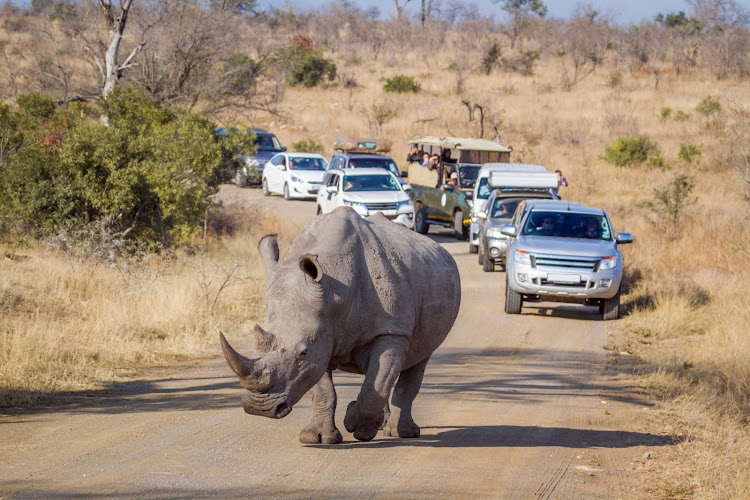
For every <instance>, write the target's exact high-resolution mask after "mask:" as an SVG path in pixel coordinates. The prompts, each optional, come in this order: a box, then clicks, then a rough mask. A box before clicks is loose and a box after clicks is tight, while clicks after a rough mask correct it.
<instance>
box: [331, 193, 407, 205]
mask: <svg viewBox="0 0 750 500" xmlns="http://www.w3.org/2000/svg"><path fill="white" fill-rule="evenodd" d="M342 198H343V199H344V200H347V201H353V202H355V203H397V202H399V201H406V200H408V199H409V195H408V194H406V193H404V192H403V191H347V192H344V193H342Z"/></svg>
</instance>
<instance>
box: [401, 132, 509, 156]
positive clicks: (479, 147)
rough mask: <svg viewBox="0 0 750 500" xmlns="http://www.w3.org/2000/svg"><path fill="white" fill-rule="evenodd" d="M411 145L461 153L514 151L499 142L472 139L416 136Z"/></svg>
mask: <svg viewBox="0 0 750 500" xmlns="http://www.w3.org/2000/svg"><path fill="white" fill-rule="evenodd" d="M409 143H410V144H412V143H413V144H425V145H430V146H438V147H441V148H444V149H457V150H459V151H496V152H498V153H510V152H511V151H513V148H512V147H510V146H503V145H502V144H500V143H499V142H495V141H490V140H487V139H473V138H471V137H437V136H431V135H415V136H414V137H412V139H411V140H410V141H409Z"/></svg>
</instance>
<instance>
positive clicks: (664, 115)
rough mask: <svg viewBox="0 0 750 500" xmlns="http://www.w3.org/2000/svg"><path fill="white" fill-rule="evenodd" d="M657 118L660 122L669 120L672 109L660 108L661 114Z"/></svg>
mask: <svg viewBox="0 0 750 500" xmlns="http://www.w3.org/2000/svg"><path fill="white" fill-rule="evenodd" d="M659 116H661V119H662V120H669V118H670V117H671V116H672V108H670V107H663V108H661V113H660V114H659Z"/></svg>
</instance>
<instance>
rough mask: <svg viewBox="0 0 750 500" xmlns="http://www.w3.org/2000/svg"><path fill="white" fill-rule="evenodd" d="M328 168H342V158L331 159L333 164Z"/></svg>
mask: <svg viewBox="0 0 750 500" xmlns="http://www.w3.org/2000/svg"><path fill="white" fill-rule="evenodd" d="M328 168H341V158H340V157H339V156H334V157H333V158H331V164H330V165H329V166H328Z"/></svg>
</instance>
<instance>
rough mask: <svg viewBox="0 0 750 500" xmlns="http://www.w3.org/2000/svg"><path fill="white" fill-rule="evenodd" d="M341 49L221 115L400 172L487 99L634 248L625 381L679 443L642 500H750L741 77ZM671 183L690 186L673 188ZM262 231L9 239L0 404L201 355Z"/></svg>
mask: <svg viewBox="0 0 750 500" xmlns="http://www.w3.org/2000/svg"><path fill="white" fill-rule="evenodd" d="M413 29H421V28H418V27H415V28H413ZM279 36H280V37H284V36H287V35H284V34H283V33H282V34H280V35H279ZM452 37H453V38H452ZM498 39H500V40H504V39H503V38H502V36H501V35H499V34H498ZM5 41H6V42H8V40H7V39H6V40H5ZM340 43H341V44H342V45H341V46H339V48H338V50H337V51H335V52H333V51H331V52H327V53H326V55H327V56H328V57H330V58H331V59H332V60H333V61H334V62H335V63H336V65H337V71H338V74H339V75H346V78H345V80H346V81H347V82H349V84H344V83H343V80H344V79H341V80H339V81H334V82H331V83H326V84H322V85H318V86H316V87H312V88H304V87H287V88H286V89H285V90H284V92H283V95H282V96H281V97H280V101H279V105H278V108H277V109H276V112H275V113H263V112H259V111H257V110H255V111H250V110H237V109H225V110H222V111H221V114H219V115H217V116H216V118H217V119H218V121H219V122H220V123H230V122H233V121H238V120H239V121H243V122H245V123H250V124H252V125H254V126H259V127H262V128H266V129H269V130H272V131H274V132H275V133H276V134H277V135H278V137H279V138H280V140H281V141H282V143H283V144H286V145H291V144H294V143H297V142H298V141H302V140H306V141H315V142H317V143H319V144H321V145H323V147H324V149H325V154H330V153H331V152H332V144H333V140H334V138H336V137H337V136H340V135H359V136H372V135H380V136H382V137H384V138H387V139H389V140H391V141H392V144H393V150H392V154H393V156H394V158H396V159H397V161H401V160H402V159H403V158H404V157H405V155H406V152H407V145H408V142H409V139H410V137H412V136H413V135H415V134H424V135H454V136H471V137H478V136H479V135H480V133H481V131H482V129H481V127H482V124H481V123H480V120H479V119H478V112H477V111H476V109H475V113H474V116H473V119H472V117H470V113H469V110H470V108H472V106H473V105H474V104H478V105H480V106H482V107H483V108H484V109H485V110H486V121H485V124H484V136H485V138H492V136H493V133H494V131H493V127H494V130H496V131H497V132H498V134H499V137H497V138H498V139H499V140H500V141H501V142H502V143H503V144H506V145H511V146H513V148H514V152H513V155H512V157H511V158H512V161H516V162H526V163H538V164H542V165H546V166H547V167H548V168H550V169H561V170H562V171H563V172H564V175H565V177H566V178H567V180H568V182H569V186H568V187H564V188H562V191H561V195H562V196H563V198H564V199H568V200H577V201H580V202H583V203H584V204H586V205H592V206H599V207H602V208H604V209H606V210H607V211H608V213H609V214H610V216H611V218H612V220H613V223H614V225H615V230H616V231H627V232H631V233H633V235H634V236H635V244H633V245H629V246H626V247H625V248H624V249H623V253H624V258H625V262H626V274H627V279H626V287H625V290H624V294H623V310H624V314H623V319H622V320H621V321H620V322H619V323H618V325H617V327H618V328H623V329H624V330H625V332H626V338H627V344H626V345H622V346H617V348H618V349H620V350H621V351H628V352H630V353H632V354H633V355H634V356H636V357H638V358H639V359H640V360H641V363H639V372H638V376H639V377H640V380H641V382H642V384H643V386H644V387H645V388H646V389H647V390H648V391H649V393H650V394H651V396H652V397H653V399H654V401H655V402H657V403H658V405H657V406H658V408H659V411H658V412H657V413H655V418H658V419H659V423H660V425H662V426H663V427H664V429H665V430H668V432H670V433H674V434H677V435H682V436H684V437H685V439H684V441H683V442H682V444H681V445H679V446H678V447H677V450H676V451H675V452H674V455H673V457H672V461H673V464H672V466H671V467H670V468H669V469H665V470H664V471H663V477H662V481H660V484H659V485H655V486H654V489H653V494H654V496H656V497H663V498H684V497H693V498H748V497H750V474H749V473H748V468H749V467H750V421H749V418H750V336H749V335H748V333H750V328H749V325H750V301H748V299H747V294H746V293H745V290H746V288H747V283H748V282H750V229H748V226H749V225H748V222H750V198H749V196H750V166H749V165H748V161H750V157H749V156H748V154H749V153H748V151H749V149H750V80H748V77H747V76H746V75H745V76H738V75H734V74H732V75H728V76H725V77H724V78H722V79H717V78H716V74H715V72H714V71H712V70H710V69H708V68H707V67H703V66H700V65H698V66H697V67H693V68H690V69H689V70H686V69H682V70H680V71H674V68H673V67H672V65H671V64H670V63H669V60H664V61H662V62H661V64H660V65H657V66H656V67H655V66H654V65H650V66H649V67H648V68H646V67H625V66H623V65H622V64H621V61H619V60H618V59H617V57H616V56H615V54H614V53H613V52H610V53H607V54H606V55H605V57H604V59H603V61H602V62H601V64H599V65H598V66H597V67H596V69H595V70H594V71H593V72H592V73H591V74H590V75H588V76H587V77H586V78H584V79H581V80H580V81H578V82H576V83H575V84H574V85H566V84H564V83H563V78H562V73H563V67H562V62H561V60H559V59H557V58H555V57H553V56H550V55H545V56H543V57H542V58H541V59H540V60H539V61H538V62H537V64H536V65H535V66H534V68H533V71H532V72H531V74H525V73H523V72H518V71H503V70H502V69H494V70H493V71H491V72H490V74H485V73H484V72H483V71H479V70H478V69H477V68H476V67H474V68H471V67H468V66H467V67H465V68H457V67H456V64H455V62H456V61H460V60H461V59H462V58H463V59H469V58H474V59H477V60H479V59H480V58H479V57H477V54H473V55H471V57H469V56H467V55H465V54H464V53H463V52H462V50H464V49H463V48H462V47H463V46H462V44H461V43H459V41H458V36H457V35H455V33H451V32H446V34H445V41H444V42H442V43H439V44H434V46H431V47H429V48H425V47H410V46H405V47H401V48H400V50H399V51H398V53H397V57H395V58H394V57H392V56H389V55H388V54H386V53H385V51H383V53H382V54H381V55H380V56H378V57H373V58H370V59H367V60H363V59H362V58H360V57H352V56H351V54H349V53H348V52H347V51H346V50H344V49H345V45H344V44H345V43H346V37H345V36H342V38H341V41H340ZM527 43H531V42H527ZM342 46H344V48H342ZM505 46H506V48H507V44H506V45H505ZM479 55H480V56H481V54H479ZM745 57H747V56H745ZM451 61H453V62H454V63H453V64H451V63H450V62H451ZM397 74H403V75H407V76H411V77H413V78H414V80H416V81H417V82H419V83H420V85H421V89H420V90H419V91H418V92H416V93H407V94H398V93H395V94H394V93H386V92H384V90H383V84H384V79H387V78H391V77H393V76H394V75H397ZM459 87H460V89H459ZM467 102H468V103H469V104H468V105H467ZM643 136H645V137H647V138H648V139H649V140H650V141H652V142H653V143H654V144H655V145H656V146H657V148H658V150H656V151H654V152H652V153H653V154H652V156H651V158H650V159H649V160H648V161H644V162H641V163H638V164H634V165H628V166H616V165H613V164H611V163H608V162H607V161H605V158H604V154H605V150H606V148H607V147H608V146H609V145H611V144H612V143H614V142H615V141H616V139H617V138H619V137H643ZM679 179H688V180H689V181H690V183H689V184H690V188H689V189H685V190H682V191H675V190H674V189H673V188H674V187H675V186H676V185H677V180H679ZM659 193H662V194H664V196H661V197H660V196H659ZM248 221H250V222H248ZM268 232H279V233H280V237H281V240H280V241H281V245H282V251H283V249H284V248H287V247H288V245H289V242H290V241H291V239H292V238H293V236H294V234H293V232H294V228H292V227H290V226H289V225H288V224H287V223H286V222H285V221H282V220H278V219H273V218H272V217H270V216H267V215H263V214H257V213H256V214H227V213H222V212H221V211H219V212H217V214H216V216H215V218H214V225H213V229H211V230H210V231H209V232H208V235H207V237H206V238H205V239H203V240H200V241H194V242H192V243H191V244H189V245H185V246H183V247H180V248H177V249H174V250H173V251H171V252H169V253H168V254H164V255H158V256H150V257H147V258H143V259H139V260H137V261H136V260H134V261H132V262H131V261H123V262H119V263H117V264H113V265H106V266H105V265H101V264H96V263H92V262H91V261H90V260H87V259H84V258H80V257H79V256H78V255H76V254H75V252H61V251H58V250H54V249H50V248H49V246H48V245H47V246H45V245H44V244H43V243H39V242H29V241H24V242H15V243H11V242H6V243H5V244H4V248H2V250H3V252H4V257H3V258H2V259H0V367H1V368H0V371H1V373H0V404H1V405H4V406H8V405H10V406H13V405H24V404H33V403H34V402H35V401H37V400H38V399H39V398H43V397H51V396H53V395H54V394H56V393H58V392H60V391H76V390H84V389H91V388H96V387H101V386H102V385H104V384H106V383H108V382H110V381H114V380H119V379H122V378H127V377H132V376H137V374H138V373H140V372H141V371H142V370H144V369H147V368H149V367H154V366H159V365H161V364H165V363H167V362H169V363H172V362H174V361H175V360H183V361H185V360H189V359H193V358H196V357H200V356H202V355H205V354H206V353H207V352H208V351H209V349H212V348H213V347H214V345H215V340H216V338H215V334H216V331H217V330H218V329H225V330H231V329H240V328H249V326H248V325H252V324H253V323H254V322H257V321H259V319H260V318H262V317H263V309H264V304H263V294H262V290H263V275H262V266H261V264H260V261H259V257H258V256H257V252H256V250H255V247H254V244H248V241H250V242H254V241H257V240H258V238H259V236H260V235H262V234H264V233H268Z"/></svg>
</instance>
